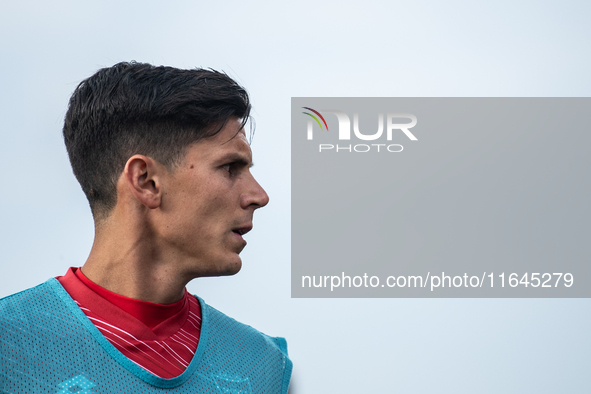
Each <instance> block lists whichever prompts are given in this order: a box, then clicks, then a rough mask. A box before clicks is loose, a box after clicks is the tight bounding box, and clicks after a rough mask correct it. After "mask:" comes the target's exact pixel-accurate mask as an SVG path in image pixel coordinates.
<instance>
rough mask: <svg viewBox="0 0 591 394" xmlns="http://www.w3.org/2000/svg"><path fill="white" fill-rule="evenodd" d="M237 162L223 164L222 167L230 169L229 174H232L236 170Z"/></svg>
mask: <svg viewBox="0 0 591 394" xmlns="http://www.w3.org/2000/svg"><path fill="white" fill-rule="evenodd" d="M235 167H236V163H228V164H225V165H223V166H222V168H223V169H224V170H226V171H228V173H229V174H232V173H233V172H234V170H235Z"/></svg>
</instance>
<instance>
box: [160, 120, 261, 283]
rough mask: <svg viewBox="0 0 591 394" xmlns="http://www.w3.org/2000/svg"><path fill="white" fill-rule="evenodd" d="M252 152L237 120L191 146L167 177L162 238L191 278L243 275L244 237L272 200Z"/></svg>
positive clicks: (162, 210) (163, 203) (162, 209)
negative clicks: (255, 171)
mask: <svg viewBox="0 0 591 394" xmlns="http://www.w3.org/2000/svg"><path fill="white" fill-rule="evenodd" d="M251 166H252V152H251V149H250V145H249V144H248V141H247V139H246V135H245V133H244V131H243V130H242V129H241V122H240V120H238V119H231V120H230V121H228V123H227V124H226V126H225V127H224V128H223V129H222V130H221V131H220V132H219V133H218V134H216V135H215V136H213V137H210V138H207V139H205V140H202V141H199V142H197V143H195V144H192V145H191V146H189V147H188V148H187V153H186V156H185V159H184V160H183V163H182V164H181V165H180V166H179V167H178V168H177V169H176V170H175V171H173V172H172V173H170V176H169V177H167V178H166V179H165V194H164V195H163V199H162V207H161V212H162V218H161V219H162V221H163V222H162V223H161V224H160V227H161V228H162V229H163V233H162V236H163V237H162V238H163V239H164V241H165V242H166V245H167V246H168V247H169V249H171V250H173V251H174V253H175V254H176V255H177V258H178V259H179V264H181V266H182V268H181V269H182V270H184V271H186V273H187V274H188V275H190V276H192V277H199V276H222V275H233V274H235V273H237V272H238V271H240V268H241V266H242V260H241V258H240V256H239V253H240V252H241V251H242V250H243V249H244V247H245V246H246V241H245V240H244V238H243V235H244V234H245V233H247V232H248V231H250V229H251V228H252V218H253V213H254V211H255V210H256V209H257V208H260V207H262V206H264V205H266V204H267V202H268V196H267V194H266V192H265V191H264V190H263V189H262V187H261V186H260V185H259V184H258V183H257V182H256V180H255V179H254V177H253V176H252V174H251V173H250V167H251Z"/></svg>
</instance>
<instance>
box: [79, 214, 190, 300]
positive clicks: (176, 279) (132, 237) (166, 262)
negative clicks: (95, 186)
mask: <svg viewBox="0 0 591 394" xmlns="http://www.w3.org/2000/svg"><path fill="white" fill-rule="evenodd" d="M113 216H114V217H111V218H109V219H107V220H106V221H104V222H103V223H101V225H100V226H98V227H95V239H94V243H93V246H92V250H91V252H90V255H89V256H88V259H87V260H86V263H85V264H84V266H83V267H82V272H83V273H84V275H86V277H87V278H88V279H90V280H91V281H93V282H94V283H96V284H97V285H99V286H101V287H103V288H105V289H107V290H109V291H112V292H114V293H116V294H120V295H123V296H126V297H130V298H133V299H136V300H142V301H149V302H154V303H158V304H172V303H174V302H177V301H179V300H180V299H181V298H182V297H183V295H184V289H185V286H186V284H187V283H188V282H189V281H190V280H191V279H193V278H192V277H191V276H189V275H187V274H183V272H179V267H182V266H183V265H182V262H181V261H179V260H182V259H181V258H180V257H179V256H175V254H174V251H167V250H166V248H163V247H162V246H161V245H159V242H158V240H157V239H156V238H157V237H156V235H155V233H154V232H153V231H151V226H150V225H149V223H146V222H145V221H142V220H134V218H133V217H123V218H117V215H116V214H114V215H113ZM118 219H119V220H118ZM179 263H180V264H179Z"/></svg>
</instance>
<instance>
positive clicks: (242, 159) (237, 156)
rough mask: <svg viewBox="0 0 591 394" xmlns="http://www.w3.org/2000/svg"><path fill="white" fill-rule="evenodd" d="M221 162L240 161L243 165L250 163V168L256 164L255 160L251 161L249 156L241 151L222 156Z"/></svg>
mask: <svg viewBox="0 0 591 394" xmlns="http://www.w3.org/2000/svg"><path fill="white" fill-rule="evenodd" d="M219 161H220V162H228V161H231V162H235V163H240V164H242V165H248V167H249V168H252V166H254V162H252V161H251V162H250V163H249V161H248V158H247V156H245V155H241V154H239V153H230V154H228V155H227V156H222V157H221V158H220V160H219Z"/></svg>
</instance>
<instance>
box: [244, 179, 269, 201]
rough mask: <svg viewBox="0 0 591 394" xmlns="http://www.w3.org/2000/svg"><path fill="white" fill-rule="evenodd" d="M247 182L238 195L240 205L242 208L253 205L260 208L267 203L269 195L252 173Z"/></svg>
mask: <svg viewBox="0 0 591 394" xmlns="http://www.w3.org/2000/svg"><path fill="white" fill-rule="evenodd" d="M249 175H250V179H249V182H248V187H247V190H246V191H245V192H244V193H243V194H242V195H241V196H240V205H241V206H242V208H243V209H246V208H248V207H253V208H254V209H258V208H262V207H264V206H265V205H267V204H268V203H269V195H268V194H267V192H266V191H265V189H263V187H262V186H261V185H259V183H258V182H257V181H256V179H254V177H253V176H252V174H249Z"/></svg>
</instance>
